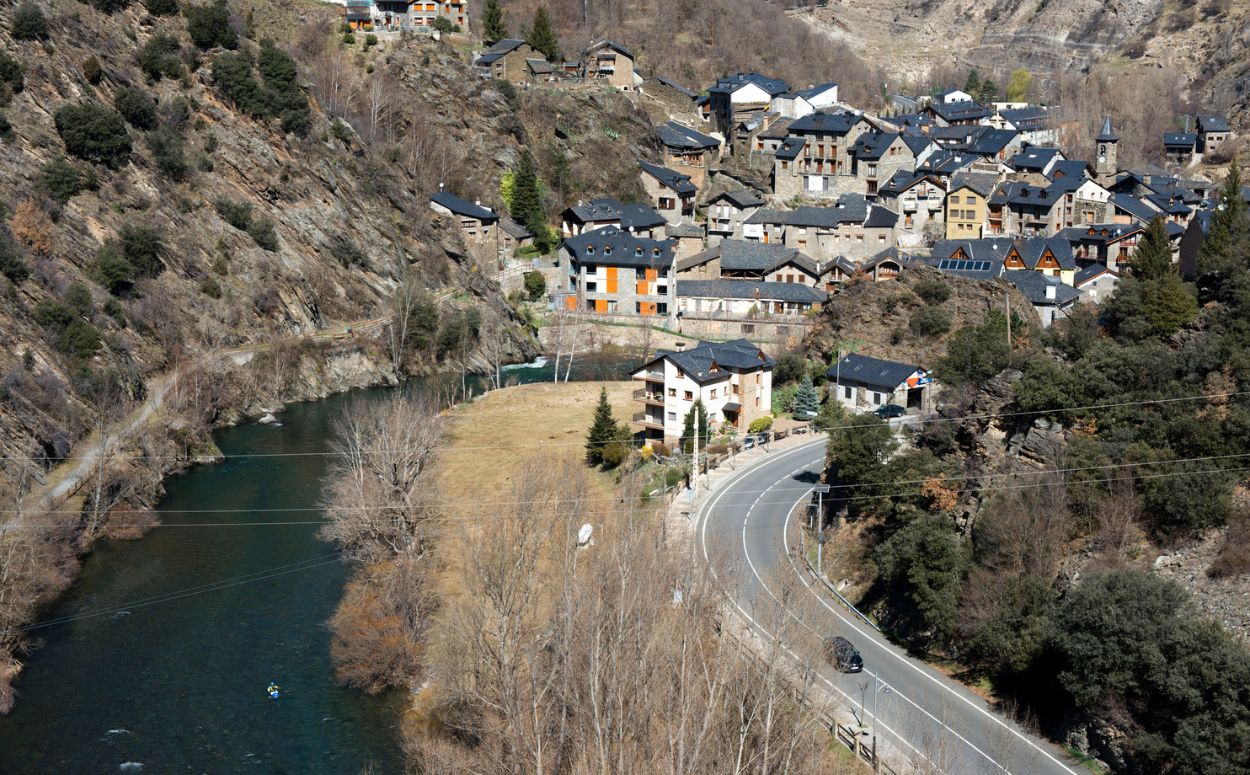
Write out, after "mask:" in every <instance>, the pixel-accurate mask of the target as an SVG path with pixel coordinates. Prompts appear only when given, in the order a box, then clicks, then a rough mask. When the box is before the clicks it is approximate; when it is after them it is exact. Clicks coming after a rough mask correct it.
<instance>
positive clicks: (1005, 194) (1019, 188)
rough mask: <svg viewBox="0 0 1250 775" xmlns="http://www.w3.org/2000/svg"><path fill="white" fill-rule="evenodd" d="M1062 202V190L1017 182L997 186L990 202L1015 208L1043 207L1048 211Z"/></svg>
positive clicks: (1012, 181)
mask: <svg viewBox="0 0 1250 775" xmlns="http://www.w3.org/2000/svg"><path fill="white" fill-rule="evenodd" d="M1061 201H1063V190H1062V189H1060V188H1053V187H1051V186H1047V187H1042V186H1035V185H1032V184H1030V183H1023V182H1021V181H1017V180H1011V181H1007V182H1005V183H1003V184H1001V185H999V187H998V189H997V190H996V191H995V192H994V195H993V196H991V197H990V202H992V203H994V204H1005V205H1008V206H1011V205H1014V206H1016V207H1045V208H1047V209H1050V208H1052V207H1054V206H1055V203H1056V202H1061Z"/></svg>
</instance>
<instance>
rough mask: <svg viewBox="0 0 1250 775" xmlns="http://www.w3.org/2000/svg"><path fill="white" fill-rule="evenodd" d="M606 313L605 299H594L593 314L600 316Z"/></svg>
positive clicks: (606, 301)
mask: <svg viewBox="0 0 1250 775" xmlns="http://www.w3.org/2000/svg"><path fill="white" fill-rule="evenodd" d="M607 311H608V300H607V299H595V312H597V313H599V314H600V315H602V314H604V313H605V312H607Z"/></svg>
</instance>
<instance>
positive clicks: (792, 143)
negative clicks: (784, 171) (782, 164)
mask: <svg viewBox="0 0 1250 775" xmlns="http://www.w3.org/2000/svg"><path fill="white" fill-rule="evenodd" d="M804 145H807V140H806V139H804V138H802V137H787V138H786V139H785V140H783V141H782V143H781V147H779V148H778V149H777V152H776V153H775V154H773V156H775V157H776V158H778V159H781V160H782V161H794V160H795V159H797V158H798V156H799V154H800V153H802V152H803V146H804Z"/></svg>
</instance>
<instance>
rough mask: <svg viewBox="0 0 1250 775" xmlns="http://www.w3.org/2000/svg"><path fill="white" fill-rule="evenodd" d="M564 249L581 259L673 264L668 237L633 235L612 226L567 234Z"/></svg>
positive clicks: (621, 263) (635, 264)
mask: <svg viewBox="0 0 1250 775" xmlns="http://www.w3.org/2000/svg"><path fill="white" fill-rule="evenodd" d="M564 249H565V250H567V251H568V252H569V253H570V254H571V255H572V256H573V257H574V259H575V260H577V261H579V262H584V263H591V264H606V265H608V266H633V267H648V268H659V267H662V266H672V265H673V241H672V240H668V239H665V240H653V239H647V238H645V237H637V236H635V235H633V234H630V233H629V232H625V231H621V230H620V229H618V228H617V227H615V226H604V227H603V228H602V229H594V230H593V231H588V232H585V233H583V234H579V235H577V236H576V237H569V238H568V239H566V240H565V241H564Z"/></svg>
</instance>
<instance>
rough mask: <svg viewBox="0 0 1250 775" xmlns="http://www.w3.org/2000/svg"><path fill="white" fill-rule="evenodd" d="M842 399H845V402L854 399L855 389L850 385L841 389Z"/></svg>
mask: <svg viewBox="0 0 1250 775" xmlns="http://www.w3.org/2000/svg"><path fill="white" fill-rule="evenodd" d="M842 397H843V398H845V399H846V400H847V401H850V400H851V399H853V398H855V388H853V387H851V386H850V385H847V386H845V387H843V388H842Z"/></svg>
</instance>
